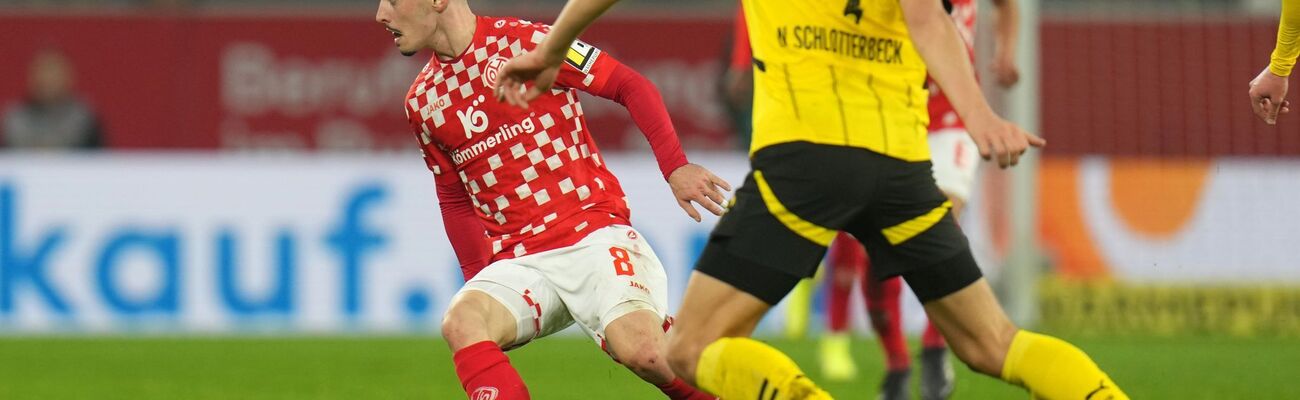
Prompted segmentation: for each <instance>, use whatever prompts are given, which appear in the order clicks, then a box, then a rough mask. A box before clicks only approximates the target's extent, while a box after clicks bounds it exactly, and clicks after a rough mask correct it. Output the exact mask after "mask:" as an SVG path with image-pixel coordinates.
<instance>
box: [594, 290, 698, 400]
mask: <svg viewBox="0 0 1300 400" xmlns="http://www.w3.org/2000/svg"><path fill="white" fill-rule="evenodd" d="M665 327H666V324H665V323H664V318H663V317H661V316H660V314H659V313H658V312H655V311H651V310H638V311H634V312H631V313H628V314H627V315H624V316H622V317H619V318H618V319H616V320H614V322H611V323H609V325H607V326H606V327H605V338H606V339H607V341H608V342H607V345H606V350H607V351H609V354H610V356H611V357H614V359H615V360H617V361H618V362H619V363H620V364H623V365H624V366H626V367H627V368H628V370H631V371H632V373H634V374H636V375H637V376H638V377H640V378H641V379H642V380H644V381H646V382H649V383H651V384H653V385H655V387H657V388H659V390H660V391H661V392H663V393H664V395H667V396H668V398H669V399H673V400H716V399H717V397H715V396H712V395H709V394H707V393H704V392H702V391H700V390H698V389H696V388H695V387H693V386H691V385H690V384H689V383H686V381H685V380H684V379H682V378H679V377H677V374H676V373H674V372H673V370H672V368H671V367H669V366H668V357H667V356H666V354H665V353H666V352H667V345H668V343H667V339H666V338H665V333H664V328H665Z"/></svg>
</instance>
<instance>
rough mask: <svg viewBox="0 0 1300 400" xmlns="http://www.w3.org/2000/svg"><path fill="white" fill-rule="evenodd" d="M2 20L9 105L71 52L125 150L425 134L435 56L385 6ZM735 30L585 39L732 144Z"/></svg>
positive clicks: (652, 23)
mask: <svg viewBox="0 0 1300 400" xmlns="http://www.w3.org/2000/svg"><path fill="white" fill-rule="evenodd" d="M724 15H725V14H724ZM0 26H3V27H4V31H5V32H6V34H5V40H3V41H0V55H3V58H4V60H5V62H2V63H0V76H5V77H9V79H0V107H2V106H4V105H6V104H11V103H13V102H16V101H19V100H20V99H21V98H23V97H24V96H25V95H26V92H27V85H28V79H27V77H28V76H29V72H30V71H29V69H30V64H31V62H32V60H33V59H34V55H36V54H38V53H40V52H42V51H45V50H51V49H52V50H55V51H58V52H60V53H63V54H64V55H65V56H66V58H67V59H68V60H69V63H70V64H71V67H72V70H73V76H74V79H75V83H74V87H75V90H76V93H77V94H78V95H79V96H81V97H82V98H85V99H87V100H88V101H89V102H90V103H91V105H92V106H93V107H94V108H95V109H96V110H98V112H99V114H100V116H101V117H102V120H103V123H104V126H105V132H106V142H107V144H108V146H110V147H114V148H132V149H156V148H173V149H175V148H180V149H227V150H251V151H261V150H286V149H288V150H296V149H322V150H342V151H357V150H393V149H402V148H405V147H406V146H408V145H409V144H410V143H412V141H413V139H412V136H411V133H410V132H409V129H408V128H407V125H406V123H405V116H404V114H403V112H402V109H403V108H402V99H403V96H405V94H406V92H407V89H408V88H409V87H410V84H411V82H412V80H414V78H415V76H416V74H417V73H418V72H419V71H420V68H421V67H423V66H424V64H425V63H426V62H427V61H428V60H429V57H430V55H431V53H430V52H424V53H421V54H418V55H416V56H414V57H411V58H406V57H403V56H401V55H400V54H398V53H397V50H396V49H395V48H394V47H393V44H392V43H393V42H392V36H391V35H390V34H389V33H388V32H387V31H385V30H384V29H383V27H382V26H381V25H379V24H378V23H376V22H374V21H373V13H372V12H360V13H357V14H356V15H351V14H328V13H320V12H317V13H306V14H303V13H289V12H283V11H281V12H265V13H261V12H259V13H253V12H245V13H238V12H226V13H222V12H219V11H211V12H203V11H196V12H193V13H182V14H172V13H162V14H152V13H121V12H109V13H102V14H78V13H67V14H64V13H22V12H14V11H10V12H6V13H0ZM730 26H731V21H730V19H729V18H726V17H725V16H724V17H689V18H669V19H667V20H665V19H663V18H650V17H642V18H630V17H620V18H614V19H610V20H605V21H602V23H601V24H598V25H597V26H595V27H593V28H592V29H590V30H589V31H588V32H587V34H586V35H584V38H586V39H588V41H589V42H591V43H593V44H594V45H596V46H599V47H601V48H602V49H603V50H605V51H606V52H607V54H611V55H613V56H614V57H616V58H618V59H619V60H621V61H623V62H624V63H625V64H628V65H630V66H632V67H633V68H636V69H637V70H638V71H639V72H641V73H642V74H643V75H645V76H646V77H648V78H649V79H651V80H652V81H654V82H655V83H656V84H657V85H658V87H659V89H660V91H661V92H662V94H663V98H664V102H665V104H666V105H667V106H668V109H669V112H670V113H671V115H672V116H673V118H674V122H675V124H676V126H677V128H678V130H680V131H681V132H684V141H685V142H687V145H689V146H693V147H695V148H730V147H732V146H733V145H732V144H731V140H732V138H731V136H732V134H731V127H730V125H729V123H728V122H727V121H728V119H727V117H726V115H725V113H724V111H723V107H722V105H721V104H720V103H719V100H718V96H717V94H716V93H717V89H716V87H717V82H718V75H719V74H720V73H721V67H722V63H723V60H724V55H723V54H722V51H724V49H726V45H725V44H724V42H726V41H727V40H728V39H727V37H728V35H729V34H730ZM647 32H652V34H647ZM91 38H93V39H91ZM88 39H91V40H88ZM682 43H689V44H690V45H689V46H686V45H678V44H682ZM589 100H590V99H589ZM584 111H586V117H587V121H588V123H590V126H591V127H592V132H593V134H594V135H595V136H596V138H597V139H598V140H600V142H601V144H602V148H606V149H620V148H639V147H643V146H644V144H643V142H644V140H643V139H642V138H641V136H640V134H639V133H638V131H636V129H635V126H634V125H632V123H631V119H630V118H629V117H628V116H627V113H626V112H625V111H624V110H623V109H622V107H621V106H619V105H617V104H614V103H612V102H609V101H605V100H600V101H588V102H585V104H584Z"/></svg>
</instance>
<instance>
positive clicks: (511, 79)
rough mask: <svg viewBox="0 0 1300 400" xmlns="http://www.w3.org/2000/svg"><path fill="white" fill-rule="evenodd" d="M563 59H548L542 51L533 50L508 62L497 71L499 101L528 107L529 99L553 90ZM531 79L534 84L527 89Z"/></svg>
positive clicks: (497, 95)
mask: <svg viewBox="0 0 1300 400" xmlns="http://www.w3.org/2000/svg"><path fill="white" fill-rule="evenodd" d="M563 61H564V60H548V59H546V57H545V56H543V55H542V52H540V51H533V52H528V53H524V55H522V56H519V57H515V58H513V59H511V60H510V61H508V62H506V65H505V66H503V67H501V70H500V71H498V72H497V87H496V97H497V101H504V102H506V103H509V104H512V105H514V106H516V107H520V108H528V102H529V101H531V100H533V99H536V98H537V96H541V95H542V94H543V93H546V92H548V91H550V90H551V86H552V85H554V84H555V77H556V76H559V74H560V63H562V62H563ZM529 81H532V82H533V86H532V87H529V88H527V90H525V89H524V88H525V87H527V85H525V84H526V83H528V82H529Z"/></svg>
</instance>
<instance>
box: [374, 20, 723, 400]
mask: <svg viewBox="0 0 1300 400" xmlns="http://www.w3.org/2000/svg"><path fill="white" fill-rule="evenodd" d="M375 19H376V21H378V22H379V23H380V24H383V25H384V26H385V27H386V28H387V29H388V30H389V31H390V32H392V34H393V37H394V42H395V44H396V46H397V48H398V49H399V50H400V51H401V52H402V54H405V55H408V56H409V55H414V54H416V53H417V52H418V51H421V50H425V49H431V50H433V53H434V55H433V57H432V58H431V59H430V60H429V63H428V65H426V66H425V67H424V70H423V71H421V72H420V74H419V76H417V77H416V80H415V82H414V84H412V86H411V89H410V92H409V93H408V94H407V96H406V101H405V107H406V112H407V115H408V121H409V123H410V125H411V129H412V130H413V131H414V133H415V136H416V138H417V140H418V141H419V143H420V148H421V150H423V152H424V159H425V162H426V164H427V165H428V167H429V169H430V170H432V171H433V173H434V175H435V180H436V182H437V187H438V199H439V205H440V207H441V209H442V215H443V223H444V225H445V228H446V230H447V236H448V238H449V239H450V240H451V242H452V246H453V247H454V249H455V251H456V256H457V258H458V259H459V260H460V264H461V270H462V272H463V273H464V275H465V278H466V279H467V282H466V283H465V286H464V287H463V288H462V289H461V290H460V292H459V293H458V294H457V295H456V296H455V298H454V299H453V300H452V303H451V306H450V307H449V309H448V310H447V314H446V315H445V316H444V319H443V323H442V335H443V337H444V338H445V339H446V340H447V343H448V345H449V346H450V347H451V349H452V350H453V351H454V352H455V356H454V361H455V364H456V373H457V375H458V376H459V377H460V380H461V383H462V385H463V387H464V389H465V392H466V394H468V395H469V398H470V399H473V400H519V399H528V398H529V394H528V390H527V388H526V387H525V385H524V383H523V381H522V379H521V378H520V377H519V374H518V372H517V371H516V370H515V369H514V368H513V367H511V365H510V361H509V359H508V358H507V357H506V355H505V354H504V353H503V351H505V350H509V349H512V348H516V347H519V346H522V345H524V344H526V343H528V342H529V341H531V340H533V339H537V338H540V337H544V336H547V335H549V334H551V333H554V332H558V331H560V330H561V329H563V328H565V327H567V326H569V325H572V324H574V323H575V322H576V323H577V324H578V326H579V327H581V328H582V329H583V330H584V331H585V332H586V333H587V334H589V335H591V336H592V337H593V338H594V339H595V340H596V341H597V343H599V345H600V347H601V348H602V349H603V350H605V351H606V352H607V353H609V355H610V356H611V357H613V358H614V359H615V360H617V361H618V362H620V363H622V364H623V365H625V366H626V367H627V368H628V369H630V370H631V371H632V372H634V373H635V374H636V375H637V376H640V377H641V378H642V379H644V380H646V381H647V382H650V383H653V384H655V385H656V386H658V387H659V388H660V389H661V390H662V391H663V393H664V394H665V395H667V396H668V397H669V398H671V399H690V400H702V399H713V396H709V395H707V394H705V393H703V392H701V391H699V390H697V389H695V388H693V387H691V386H689V385H687V384H686V383H685V382H684V381H683V380H682V379H680V378H677V377H676V376H675V375H674V374H673V371H672V370H671V369H670V368H669V366H668V364H667V363H666V362H665V361H664V360H665V357H664V355H663V351H664V349H665V345H664V343H665V342H664V331H665V330H666V329H667V327H668V326H669V325H670V321H671V319H670V318H669V317H668V314H667V311H668V305H667V277H666V276H665V273H664V270H663V266H662V265H661V264H660V261H659V259H658V258H657V257H656V256H655V253H654V251H653V250H651V248H650V246H649V244H648V243H647V242H646V241H645V239H644V238H643V237H642V236H641V235H640V234H639V233H638V232H637V231H636V230H635V229H633V228H632V227H631V226H629V225H630V224H629V214H630V213H629V210H628V205H627V202H626V199H625V197H624V194H623V190H622V189H621V187H620V185H619V181H618V179H616V178H615V177H614V175H613V174H612V173H610V171H609V170H608V169H607V168H606V167H605V164H604V160H603V159H602V158H601V156H600V152H599V151H598V150H597V149H596V144H595V143H594V142H593V141H592V138H591V135H590V132H588V130H587V128H586V121H585V120H584V119H583V111H582V105H581V104H580V103H579V102H578V97H577V96H578V93H577V91H578V90H582V91H585V92H588V93H591V94H593V95H596V96H600V97H604V98H607V99H611V100H613V101H616V102H618V103H620V104H622V105H623V106H625V107H626V108H627V110H628V112H629V113H630V114H631V115H632V119H633V121H634V122H635V123H636V125H637V127H638V128H640V129H641V131H642V132H643V133H644V134H645V136H646V138H647V139H648V140H649V142H650V147H651V148H652V149H653V151H654V154H655V157H656V159H657V160H658V162H659V167H660V169H661V171H662V173H663V175H664V177H665V178H666V179H667V180H668V183H669V186H670V187H671V188H672V190H673V194H674V195H675V196H676V198H677V199H678V202H679V205H681V206H682V208H683V209H684V210H685V211H686V212H687V213H688V214H689V215H690V216H691V217H692V218H695V219H696V220H699V215H698V213H697V211H696V210H695V208H694V206H693V205H692V204H691V203H690V202H695V203H698V204H699V205H701V206H703V207H704V208H706V209H708V210H709V211H711V212H713V213H715V214H720V213H721V212H722V202H723V199H724V198H723V195H722V194H721V192H720V190H730V187H729V186H728V184H727V183H726V182H724V181H722V180H721V179H719V178H718V177H716V176H714V175H713V174H712V173H711V172H709V171H708V170H706V169H704V168H702V167H700V166H697V165H694V164H689V163H688V162H687V159H686V156H685V155H684V154H683V152H682V149H681V144H680V143H679V142H678V139H677V136H676V132H675V131H674V129H673V126H672V122H671V121H670V120H669V117H668V113H667V110H666V109H665V107H664V105H663V101H662V99H661V98H660V95H659V93H658V90H657V89H655V87H654V86H653V85H652V84H651V83H650V81H649V80H647V79H645V78H644V77H642V76H641V75H640V74H638V73H636V72H635V71H633V70H632V69H631V68H628V67H626V66H624V65H622V64H620V63H619V62H618V61H616V60H615V59H613V58H612V57H610V56H609V55H608V54H606V53H604V52H602V51H601V50H600V49H597V48H595V47H592V46H590V45H587V44H585V43H582V42H574V43H573V45H572V46H571V49H570V51H569V57H568V59H567V61H566V66H565V67H564V68H563V69H562V71H560V73H559V74H558V79H557V81H556V83H557V84H556V86H555V88H554V89H551V90H549V91H548V92H547V93H544V94H542V95H541V96H540V97H538V98H537V99H536V100H535V101H534V102H533V103H532V107H530V108H527V109H520V108H518V107H512V106H507V105H506V104H504V103H499V102H497V100H496V99H495V98H494V96H493V95H492V89H493V86H494V84H495V79H496V77H497V73H498V70H499V69H500V68H501V66H502V65H504V64H505V63H506V61H507V60H509V59H510V58H512V57H516V56H519V55H521V54H523V53H525V52H527V51H530V50H532V49H533V48H535V47H536V46H537V44H538V43H540V42H541V41H542V39H543V38H544V37H545V36H546V34H547V32H548V30H549V28H548V27H547V26H545V25H542V24H535V23H531V22H528V21H523V20H519V19H515V18H492V17H482V16H476V15H475V14H474V13H473V12H472V11H471V10H470V8H469V5H468V4H467V2H466V0H381V1H380V2H379V10H378V12H377V15H376V16H375Z"/></svg>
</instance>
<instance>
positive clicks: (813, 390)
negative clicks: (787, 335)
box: [695, 338, 831, 400]
mask: <svg viewBox="0 0 1300 400" xmlns="http://www.w3.org/2000/svg"><path fill="white" fill-rule="evenodd" d="M695 383H696V384H697V385H698V386H699V388H700V389H703V390H705V391H707V392H709V393H713V394H715V395H717V396H719V397H721V398H724V399H777V400H781V399H830V398H831V397H830V396H829V395H827V394H826V392H824V391H822V390H821V389H818V388H817V387H816V386H815V385H813V383H812V381H810V380H808V378H807V377H805V376H804V373H803V371H802V370H800V369H799V366H798V365H796V364H795V363H794V360H791V359H790V357H788V356H786V355H785V353H782V352H781V351H779V350H777V349H774V348H772V347H771V346H768V345H766V344H763V343H761V342H759V341H756V340H753V339H749V338H722V339H718V340H717V341H715V342H713V343H712V344H710V345H709V346H708V347H705V348H704V352H703V353H702V354H701V355H700V360H699V363H698V364H696V368H695Z"/></svg>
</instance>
